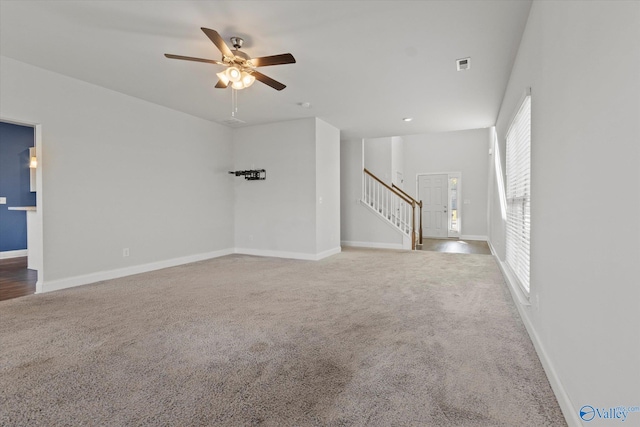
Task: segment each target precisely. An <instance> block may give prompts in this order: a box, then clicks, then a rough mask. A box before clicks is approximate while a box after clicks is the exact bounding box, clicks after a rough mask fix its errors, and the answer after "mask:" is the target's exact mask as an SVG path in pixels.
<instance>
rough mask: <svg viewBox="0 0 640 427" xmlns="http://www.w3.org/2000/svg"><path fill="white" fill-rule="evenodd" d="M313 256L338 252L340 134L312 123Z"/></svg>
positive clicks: (319, 123)
mask: <svg viewBox="0 0 640 427" xmlns="http://www.w3.org/2000/svg"><path fill="white" fill-rule="evenodd" d="M315 126H316V254H322V253H326V252H328V251H329V252H331V251H333V252H335V251H339V250H340V130H338V128H336V127H333V126H331V125H329V124H328V123H326V122H324V121H322V120H320V119H317V118H316V119H315Z"/></svg>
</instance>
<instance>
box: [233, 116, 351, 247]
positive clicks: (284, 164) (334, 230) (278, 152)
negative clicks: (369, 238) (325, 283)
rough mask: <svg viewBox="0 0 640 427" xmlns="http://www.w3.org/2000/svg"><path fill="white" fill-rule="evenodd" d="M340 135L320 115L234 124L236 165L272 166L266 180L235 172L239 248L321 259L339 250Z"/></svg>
mask: <svg viewBox="0 0 640 427" xmlns="http://www.w3.org/2000/svg"><path fill="white" fill-rule="evenodd" d="M339 138H340V133H339V131H338V130H337V129H336V128H334V127H332V126H330V125H328V124H327V123H324V122H323V121H321V120H319V119H316V118H308V119H301V120H292V121H287V122H279V123H271V124H266V125H256V126H249V127H244V128H238V129H236V130H235V132H234V137H233V139H234V147H233V148H234V170H244V169H254V168H257V169H266V171H267V179H266V180H264V181H246V180H245V179H244V178H240V177H237V178H234V179H235V196H236V197H235V245H236V250H237V251H239V252H243V253H250V254H256V255H267V256H281V257H291V258H303V259H316V258H317V256H319V255H320V256H324V255H327V254H328V253H327V251H329V252H336V251H339V250H340V249H339V248H340V245H339V239H340V235H339V230H340V216H339V215H340V200H339V197H340V196H339V184H338V183H339V179H340V175H339V174H340V170H339V166H338V165H339V162H340V157H339V156H340V153H339V147H338V144H339ZM320 193H321V194H320ZM319 197H322V198H323V203H322V205H318V206H317V203H316V202H318V201H319ZM319 236H320V241H318V240H317V238H318V237H319Z"/></svg>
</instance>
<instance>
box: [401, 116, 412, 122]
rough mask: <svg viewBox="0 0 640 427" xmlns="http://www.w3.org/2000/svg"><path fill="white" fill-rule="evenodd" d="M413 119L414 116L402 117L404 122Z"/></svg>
mask: <svg viewBox="0 0 640 427" xmlns="http://www.w3.org/2000/svg"><path fill="white" fill-rule="evenodd" d="M411 120H413V117H405V118H404V119H402V121H403V122H410V121H411Z"/></svg>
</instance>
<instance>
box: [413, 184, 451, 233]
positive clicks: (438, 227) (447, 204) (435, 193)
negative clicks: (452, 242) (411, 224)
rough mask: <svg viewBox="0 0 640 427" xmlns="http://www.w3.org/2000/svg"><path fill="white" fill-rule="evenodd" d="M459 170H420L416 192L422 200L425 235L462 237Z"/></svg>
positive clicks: (423, 231)
mask: <svg viewBox="0 0 640 427" xmlns="http://www.w3.org/2000/svg"><path fill="white" fill-rule="evenodd" d="M461 189H462V174H461V173H460V172H440V173H419V174H417V177H416V190H417V191H416V194H417V195H418V200H422V203H423V206H422V237H423V238H435V239H446V238H451V237H460V234H461V228H462V227H461V225H462V212H461V210H460V203H459V201H460V199H461V194H462V192H461Z"/></svg>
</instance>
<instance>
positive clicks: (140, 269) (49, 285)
mask: <svg viewBox="0 0 640 427" xmlns="http://www.w3.org/2000/svg"><path fill="white" fill-rule="evenodd" d="M232 253H233V250H231V249H223V250H220V251H214V252H206V253H202V254H196V255H189V256H185V257H180V258H173V259H168V260H164V261H158V262H152V263H148V264H141V265H134V266H131V267H125V268H118V269H115V270H108V271H100V272H97V273H90V274H85V275H82V276H74V277H68V278H66V279H59V280H51V281H45V282H42V283H41V282H40V281H38V283H40V287H39V288H38V287H37V288H36V294H40V293H45V292H52V291H58V290H61V289H67V288H73V287H76V286H82V285H88V284H89V283H95V282H100V281H103V280H111V279H117V278H120V277H125V276H131V275H133V274H140V273H148V272H150V271H155V270H161V269H163V268H168V267H175V266H177V265H183V264H190V263H192V262H197V261H203V260H206V259H211V258H218V257H221V256H225V255H230V254H232Z"/></svg>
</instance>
